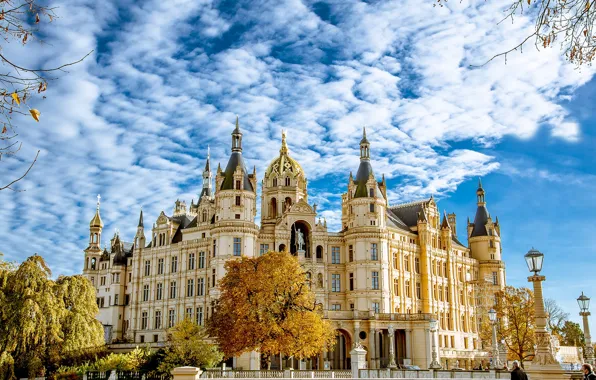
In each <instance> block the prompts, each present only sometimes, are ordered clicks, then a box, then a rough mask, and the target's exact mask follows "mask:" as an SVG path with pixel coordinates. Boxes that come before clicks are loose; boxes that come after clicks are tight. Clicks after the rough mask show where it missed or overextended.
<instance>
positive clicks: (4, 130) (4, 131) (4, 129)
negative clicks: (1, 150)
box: [2, 125, 6, 134]
mask: <svg viewBox="0 0 596 380" xmlns="http://www.w3.org/2000/svg"><path fill="white" fill-rule="evenodd" d="M4 133H6V125H5V126H4V128H2V134H4Z"/></svg>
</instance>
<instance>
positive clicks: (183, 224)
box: [172, 215, 197, 244]
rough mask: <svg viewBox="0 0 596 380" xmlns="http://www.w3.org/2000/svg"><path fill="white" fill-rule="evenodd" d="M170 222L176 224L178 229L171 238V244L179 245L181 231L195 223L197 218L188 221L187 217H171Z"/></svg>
mask: <svg viewBox="0 0 596 380" xmlns="http://www.w3.org/2000/svg"><path fill="white" fill-rule="evenodd" d="M172 220H173V221H175V222H176V223H178V229H177V230H176V232H175V233H174V237H172V244H174V243H179V242H181V241H182V230H183V229H185V228H188V226H189V225H190V224H191V223H192V222H193V221H196V220H197V218H196V217H195V218H194V219H190V217H189V216H188V215H178V216H174V217H172Z"/></svg>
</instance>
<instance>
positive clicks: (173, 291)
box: [170, 281, 176, 298]
mask: <svg viewBox="0 0 596 380" xmlns="http://www.w3.org/2000/svg"><path fill="white" fill-rule="evenodd" d="M170 298H176V281H172V282H170Z"/></svg>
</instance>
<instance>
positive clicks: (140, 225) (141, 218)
mask: <svg viewBox="0 0 596 380" xmlns="http://www.w3.org/2000/svg"><path fill="white" fill-rule="evenodd" d="M138 227H144V226H143V208H142V207H141V215H140V216H139V225H138Z"/></svg>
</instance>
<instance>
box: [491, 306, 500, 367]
mask: <svg viewBox="0 0 596 380" xmlns="http://www.w3.org/2000/svg"><path fill="white" fill-rule="evenodd" d="M488 319H490V323H491V325H493V361H492V363H491V367H492V368H491V369H502V368H503V363H501V358H500V357H499V343H498V342H497V312H496V311H495V309H490V310H489V311H488Z"/></svg>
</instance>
